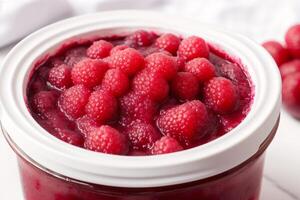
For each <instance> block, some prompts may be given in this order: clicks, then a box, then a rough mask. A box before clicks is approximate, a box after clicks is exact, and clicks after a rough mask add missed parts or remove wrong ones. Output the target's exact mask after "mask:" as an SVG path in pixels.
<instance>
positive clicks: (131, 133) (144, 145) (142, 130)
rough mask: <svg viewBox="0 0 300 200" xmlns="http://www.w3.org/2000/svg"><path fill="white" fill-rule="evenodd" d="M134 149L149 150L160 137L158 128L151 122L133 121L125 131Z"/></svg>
mask: <svg viewBox="0 0 300 200" xmlns="http://www.w3.org/2000/svg"><path fill="white" fill-rule="evenodd" d="M125 133H126V135H127V136H128V138H129V141H130V142H131V145H132V147H133V149H138V150H144V151H147V150H149V149H150V148H151V147H152V145H153V144H154V142H155V141H156V140H158V139H159V138H160V134H159V132H158V130H156V129H155V128H154V127H153V126H152V125H151V124H148V123H144V122H138V121H136V122H133V123H132V124H131V125H130V126H129V127H128V128H127V130H126V131H125Z"/></svg>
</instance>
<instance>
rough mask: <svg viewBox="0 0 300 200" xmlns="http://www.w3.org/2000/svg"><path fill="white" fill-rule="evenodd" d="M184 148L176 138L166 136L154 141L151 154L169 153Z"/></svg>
mask: <svg viewBox="0 0 300 200" xmlns="http://www.w3.org/2000/svg"><path fill="white" fill-rule="evenodd" d="M181 150H183V148H182V146H181V145H180V144H179V143H178V142H177V140H175V139H174V138H171V137H168V136H164V137H162V138H161V139H160V140H158V141H156V142H155V143H154V146H153V148H152V149H151V154H153V155H158V154H167V153H173V152H176V151H181Z"/></svg>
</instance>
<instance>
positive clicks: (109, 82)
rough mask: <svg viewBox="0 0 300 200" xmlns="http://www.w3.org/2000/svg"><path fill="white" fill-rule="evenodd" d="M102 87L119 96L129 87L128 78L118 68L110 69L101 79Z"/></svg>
mask: <svg viewBox="0 0 300 200" xmlns="http://www.w3.org/2000/svg"><path fill="white" fill-rule="evenodd" d="M102 87H103V88H105V89H107V90H109V91H110V92H111V93H113V94H114V96H116V97H119V96H122V95H123V94H125V93H126V92H127V90H128V89H129V79H128V77H127V75H126V74H125V73H124V72H122V71H121V70H120V69H110V70H108V71H107V72H106V74H105V76H104V78H103V80H102Z"/></svg>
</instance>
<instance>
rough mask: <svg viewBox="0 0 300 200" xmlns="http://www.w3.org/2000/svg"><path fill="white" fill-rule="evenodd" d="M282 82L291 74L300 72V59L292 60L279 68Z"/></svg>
mask: <svg viewBox="0 0 300 200" xmlns="http://www.w3.org/2000/svg"><path fill="white" fill-rule="evenodd" d="M279 70H280V74H281V78H282V80H283V79H285V77H286V76H288V75H290V74H294V73H296V72H300V59H299V60H298V59H296V60H292V61H289V62H287V63H284V64H282V65H281V66H280V68H279Z"/></svg>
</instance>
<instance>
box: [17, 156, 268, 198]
mask: <svg viewBox="0 0 300 200" xmlns="http://www.w3.org/2000/svg"><path fill="white" fill-rule="evenodd" d="M18 163H19V169H20V174H21V180H22V185H23V191H24V195H25V200H41V199H43V200H174V199H178V200H182V199H189V200H199V199H201V200H258V199H259V193H260V186H261V179H262V172H263V163H264V154H261V155H258V156H256V157H253V158H251V159H250V160H248V161H246V162H245V163H243V164H241V165H239V166H238V167H236V168H234V169H232V170H230V171H227V172H225V173H223V174H221V175H218V176H215V177H212V178H208V179H205V180H203V181H196V182H192V183H186V184H181V185H174V186H168V187H160V188H142V189H132V188H113V187H106V186H100V185H93V184H86V183H80V182H74V181H72V180H70V179H68V178H62V177H59V176H57V175H53V174H51V173H49V172H46V171H44V170H41V169H39V168H37V167H35V166H34V165H33V164H31V163H30V162H28V161H27V160H25V159H23V158H22V157H19V158H18ZM137 187H138V185H137Z"/></svg>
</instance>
